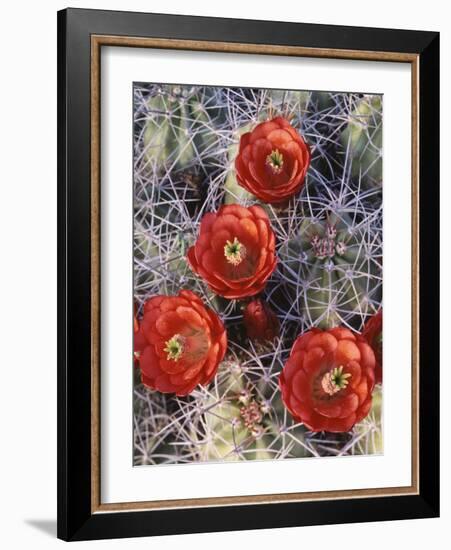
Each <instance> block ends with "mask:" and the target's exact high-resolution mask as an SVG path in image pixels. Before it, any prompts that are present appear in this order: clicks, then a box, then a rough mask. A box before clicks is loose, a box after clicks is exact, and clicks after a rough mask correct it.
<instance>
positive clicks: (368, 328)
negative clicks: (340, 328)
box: [362, 308, 382, 384]
mask: <svg viewBox="0 0 451 550" xmlns="http://www.w3.org/2000/svg"><path fill="white" fill-rule="evenodd" d="M362 336H364V337H365V338H366V340H367V342H368V344H369V345H370V346H371V347H372V348H373V351H374V355H375V356H376V370H375V373H376V384H380V383H381V382H382V308H381V309H380V310H379V311H378V312H377V313H376V315H373V316H372V317H370V318H369V320H368V321H367V322H366V324H365V326H364V327H363V332H362Z"/></svg>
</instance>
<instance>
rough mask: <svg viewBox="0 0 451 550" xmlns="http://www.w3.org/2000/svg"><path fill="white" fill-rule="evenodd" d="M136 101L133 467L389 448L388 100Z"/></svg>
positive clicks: (243, 97) (202, 94)
mask: <svg viewBox="0 0 451 550" xmlns="http://www.w3.org/2000/svg"><path fill="white" fill-rule="evenodd" d="M133 107H134V109H133V112H134V299H135V316H136V322H135V329H134V330H135V355H134V359H133V358H131V363H134V367H133V368H134V401H133V402H134V464H135V465H137V466H138V465H148V464H176V463H191V462H201V461H224V460H225V461H239V460H262V459H284V458H303V457H321V456H344V455H367V454H377V453H381V452H383V447H382V425H381V409H382V382H381V381H382V374H381V373H382V348H381V346H382V311H381V305H382V304H381V302H382V98H381V96H378V95H367V94H363V93H338V92H317V91H284V90H266V89H252V88H223V87H211V86H193V85H167V84H149V83H136V84H135V85H134V105H133ZM180 291H183V292H182V294H180ZM193 293H194V294H193ZM163 296H168V297H172V298H171V299H163V298H162V297H163ZM151 299H152V300H151ZM376 314H377V315H376ZM209 327H215V328H214V337H213V336H211V335H210V332H209V331H210V330H213V329H211V328H209ZM212 334H213V333H212ZM301 335H304V336H303V337H302V338H301V339H299V337H300V336H301ZM312 335H314V336H315V335H316V336H315V338H316V339H317V340H314V339H313V340H312V338H313V336H312ZM316 341H317V342H318V344H315V342H316ZM295 342H297V344H296V346H297V347H296V349H295V347H294V345H295ZM353 342H354V343H355V342H358V346H357V344H356V345H354V344H353ZM362 342H367V343H368V345H366V344H365V345H364V344H362ZM353 346H354V347H353ZM359 346H360V347H359ZM310 347H312V349H313V351H310ZM356 349H360V350H365V351H364V352H363V351H362V352H359V351H355V350H356ZM224 350H225V355H224ZM318 350H319V351H318ZM321 350H323V351H321ZM320 352H321V353H324V357H325V358H327V361H326V359H324V360H323V359H320V358H321V357H322V356H321V355H318V354H320ZM299 353H300V354H301V355H299V356H298V355H296V354H299ZM309 353H312V354H313V355H314V356H315V361H314V364H315V369H316V370H315V369H313V368H312V367H309V365H312V364H313V363H312V361H311V360H310V359H309V357H310V356H309V355H308V354H309ZM356 353H357V354H359V353H362V354H363V355H364V357H363V356H362V357H360V355H359V356H355V354H356ZM293 354H294V355H293ZM302 354H304V355H302ZM353 354H354V355H353ZM223 355H224V357H223ZM313 355H312V357H313ZM289 358H290V359H289ZM306 358H307V359H306ZM348 360H349V361H350V362H349V364H348V363H347V362H346V361H348ZM321 361H323V362H325V363H324V365H323V364H322V363H321ZM359 361H360V363H359ZM326 363H327V364H326ZM357 364H360V365H361V368H363V366H362V365H364V368H365V373H366V374H365V376H366V380H367V381H366V382H365V384H366V386H365V387H362V382H359V379H360V378H361V376H362V375H361V374H359V372H360V371H359V370H358V369H359V368H360V367H358V366H356V365H357ZM301 367H302V368H301ZM293 369H294V370H293ZM309 369H310V370H309ZM314 370H315V372H317V373H318V374H317V375H315V376H316V378H315V377H314V376H313V374H308V373H309V372H313V371H314ZM301 371H302V372H301ZM282 372H283V373H284V374H283V375H282ZM308 376H311V378H310V379H308ZM359 377H360V378H359ZM281 380H283V381H285V382H284V383H285V385H286V384H287V383H288V382H287V381H289V389H288V390H286V389H285V390H284V392H285V393H284V392H282V391H281ZM174 388H175V389H174ZM180 388H181V389H180ZM311 388H313V389H314V391H313V390H312V392H313V393H311V395H310V393H309V392H310V389H311ZM177 389H178V390H179V395H176V390H177ZM315 392H316V393H315ZM348 394H349V395H348ZM290 395H293V396H294V398H293V399H295V401H293V403H289V402H287V400H289V399H290V397H289V396H290ZM287 396H288V397H287ZM356 396H357V397H356ZM301 398H302V399H301ZM359 399H360V400H361V402H360V403H359V402H358V400H359ZM356 400H357V401H356ZM335 404H336V405H335ZM341 406H343V407H344V409H343V410H345V412H346V422H344V421H343V420H342V419H343V418H344V416H345V412H343V411H341V409H340V407H341ZM290 411H291V412H290ZM293 411H294V412H293ZM318 411H320V412H321V414H322V415H323V416H322V417H321V418H322V421H321V422H318V420H317V419H318ZM355 411H358V412H357V413H355ZM362 411H363V412H362ZM363 414H364V415H365V416H364V418H361V416H362V415H363ZM353 415H354V416H353ZM324 418H326V419H327V420H324ZM354 419H355V420H354ZM315 426H330V427H331V428H330V431H320V429H318V431H313V430H314V429H315ZM343 426H346V428H345V429H346V430H347V431H340V429H343V428H340V427H343Z"/></svg>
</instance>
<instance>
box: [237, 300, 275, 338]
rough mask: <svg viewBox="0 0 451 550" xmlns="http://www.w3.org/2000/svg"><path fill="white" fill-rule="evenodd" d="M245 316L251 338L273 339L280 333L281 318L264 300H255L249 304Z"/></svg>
mask: <svg viewBox="0 0 451 550" xmlns="http://www.w3.org/2000/svg"><path fill="white" fill-rule="evenodd" d="M243 318H244V326H245V327H246V332H247V335H248V336H249V338H250V339H251V340H260V341H265V340H266V341H271V340H274V338H276V337H277V336H278V335H279V328H280V323H279V319H278V318H277V315H276V314H275V313H274V311H273V310H272V309H271V308H270V307H269V305H268V304H267V303H266V302H264V301H263V300H254V301H252V302H250V303H249V304H247V306H246V308H245V309H244V312H243Z"/></svg>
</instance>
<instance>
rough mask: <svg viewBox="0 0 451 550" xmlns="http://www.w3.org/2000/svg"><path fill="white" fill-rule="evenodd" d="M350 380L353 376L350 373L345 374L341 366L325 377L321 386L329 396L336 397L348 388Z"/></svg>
mask: <svg viewBox="0 0 451 550" xmlns="http://www.w3.org/2000/svg"><path fill="white" fill-rule="evenodd" d="M348 378H351V374H350V373H349V372H347V373H343V366H342V365H340V366H339V367H335V368H334V369H332V370H331V371H329V372H327V373H326V374H325V375H324V376H323V379H322V380H321V386H322V388H323V390H324V391H325V392H326V393H327V394H329V395H334V394H336V393H337V392H339V391H340V390H343V389H344V388H346V386H347V385H348V383H349V380H348Z"/></svg>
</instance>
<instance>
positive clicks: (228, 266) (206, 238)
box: [187, 204, 276, 299]
mask: <svg viewBox="0 0 451 550" xmlns="http://www.w3.org/2000/svg"><path fill="white" fill-rule="evenodd" d="M274 250H275V237H274V233H273V231H272V229H271V225H270V223H269V218H268V216H267V215H266V212H265V211H264V210H263V208H261V207H260V206H251V207H250V208H245V207H244V206H240V205H238V204H230V205H227V206H222V207H221V208H220V209H219V210H218V212H216V213H208V214H205V216H204V217H203V218H202V221H201V224H200V234H199V237H198V239H197V241H196V243H195V245H194V246H192V247H191V248H190V249H189V250H188V256H187V258H188V261H189V263H190V265H191V268H192V269H193V271H195V272H196V273H197V274H198V275H200V276H201V277H202V278H203V279H205V281H206V282H207V284H208V285H209V287H210V288H211V289H212V290H213V292H215V293H216V294H219V295H220V296H224V297H225V298H229V299H234V298H243V297H245V296H254V295H255V294H258V293H259V292H260V291H261V290H262V289H263V288H264V286H265V284H266V281H267V279H268V277H269V276H270V275H271V273H272V272H273V271H274V269H275V267H276V256H275V252H274Z"/></svg>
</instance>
